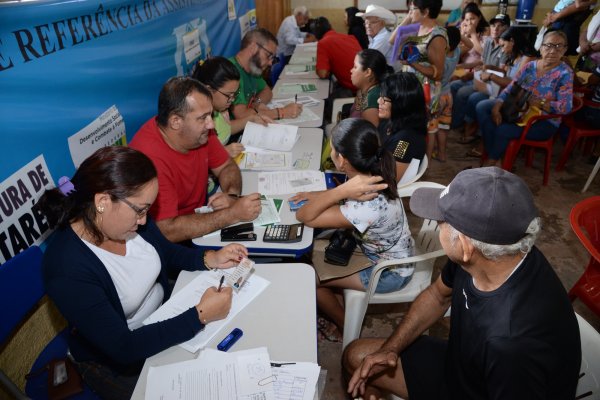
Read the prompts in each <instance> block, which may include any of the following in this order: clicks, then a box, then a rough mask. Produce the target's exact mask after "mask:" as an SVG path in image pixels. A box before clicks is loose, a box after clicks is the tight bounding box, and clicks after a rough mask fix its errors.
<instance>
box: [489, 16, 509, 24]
mask: <svg viewBox="0 0 600 400" xmlns="http://www.w3.org/2000/svg"><path fill="white" fill-rule="evenodd" d="M494 22H502V23H503V24H504V25H506V26H510V18H509V17H508V15H506V14H496V16H495V17H494V18H492V19H490V25H491V24H493V23H494Z"/></svg>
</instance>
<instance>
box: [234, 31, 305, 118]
mask: <svg viewBox="0 0 600 400" xmlns="http://www.w3.org/2000/svg"><path fill="white" fill-rule="evenodd" d="M276 51H277V38H275V36H273V34H272V33H271V32H269V31H268V30H266V29H263V28H259V29H255V30H252V31H250V32H248V33H246V35H244V38H243V39H242V45H241V49H240V51H239V52H238V53H237V54H236V55H235V56H234V57H231V58H230V59H229V60H230V61H231V62H232V63H233V64H234V65H235V66H236V68H237V69H238V70H239V71H240V90H239V93H238V95H237V96H236V98H235V100H234V101H233V105H232V108H231V110H232V114H233V118H236V119H238V118H244V117H246V116H248V114H250V113H251V114H256V113H259V114H261V115H265V116H267V117H269V118H271V119H282V118H297V117H298V116H299V115H300V113H301V112H302V105H301V104H295V103H291V104H288V105H286V106H285V107H280V108H275V109H272V110H271V109H269V108H268V107H267V106H266V105H267V103H269V102H270V101H271V98H272V97H273V92H272V91H271V88H270V87H269V86H268V85H267V82H265V80H264V79H263V77H262V74H263V72H264V71H265V70H266V69H267V68H268V67H270V66H271V65H272V64H273V63H275V62H276V59H277V57H276V56H275V52H276Z"/></svg>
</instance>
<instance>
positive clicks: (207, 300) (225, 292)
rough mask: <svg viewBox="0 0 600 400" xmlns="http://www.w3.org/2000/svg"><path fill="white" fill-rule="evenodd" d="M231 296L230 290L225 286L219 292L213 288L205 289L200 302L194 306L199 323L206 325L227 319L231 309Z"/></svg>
mask: <svg viewBox="0 0 600 400" xmlns="http://www.w3.org/2000/svg"><path fill="white" fill-rule="evenodd" d="M232 294H233V291H232V289H231V288H230V287H226V286H223V287H222V288H221V290H218V289H217V288H216V287H214V286H213V287H209V288H208V289H206V291H205V292H204V294H203V295H202V297H201V298H200V302H199V303H198V304H197V305H196V310H197V311H198V318H199V319H200V322H202V323H203V324H205V325H206V324H207V323H209V322H212V321H218V320H220V319H223V318H225V317H227V314H229V310H230V309H231V297H232Z"/></svg>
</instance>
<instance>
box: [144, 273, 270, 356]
mask: <svg viewBox="0 0 600 400" xmlns="http://www.w3.org/2000/svg"><path fill="white" fill-rule="evenodd" d="M233 271H234V268H230V269H219V270H216V271H202V272H201V273H200V275H198V276H197V277H196V278H195V279H194V280H193V281H191V282H190V283H188V284H187V285H186V286H184V287H183V289H181V290H180V291H178V292H177V293H175V294H174V295H173V296H172V297H171V298H170V299H169V300H167V302H166V303H165V304H163V305H162V306H160V307H159V308H158V310H156V311H154V312H153V313H152V314H151V315H150V316H149V317H148V318H146V319H145V320H144V325H149V324H152V323H155V322H158V321H164V320H166V319H169V318H173V317H175V316H177V315H179V314H181V313H183V312H184V311H187V310H188V309H189V308H191V307H194V306H196V304H198V302H199V301H200V298H201V297H202V294H204V292H205V291H206V289H208V288H209V287H211V286H214V287H219V280H220V279H221V276H222V275H225V278H226V279H227V277H228V275H229V274H230V273H232V272H233ZM269 283H270V282H269V281H267V280H266V279H264V278H262V277H260V276H258V275H256V274H252V275H250V277H249V278H248V280H247V281H246V283H245V284H244V285H243V286H242V288H241V289H240V290H239V292H237V293H236V292H234V293H233V299H232V302H231V310H230V311H229V315H228V316H227V318H225V319H222V320H220V321H213V322H210V323H208V324H207V325H206V327H205V328H204V329H203V330H202V331H200V332H198V334H197V335H196V336H194V337H193V338H192V339H190V340H188V341H187V342H184V343H181V344H180V346H181V347H183V348H184V349H185V350H187V351H189V352H192V353H195V352H196V351H198V350H199V349H201V348H203V347H206V345H207V344H208V342H209V341H210V340H211V339H212V338H213V337H214V336H215V335H216V334H218V333H219V332H220V331H221V329H222V328H223V326H224V325H225V324H226V323H227V322H228V321H230V320H231V319H232V318H233V317H234V316H235V315H237V313H239V312H240V311H241V310H243V309H244V307H246V306H247V305H248V304H250V302H251V301H252V300H254V299H255V298H256V296H258V295H259V294H260V293H261V292H262V291H263V290H265V288H266V287H267V286H269Z"/></svg>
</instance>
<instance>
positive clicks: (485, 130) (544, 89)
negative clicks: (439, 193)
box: [478, 31, 573, 165]
mask: <svg viewBox="0 0 600 400" xmlns="http://www.w3.org/2000/svg"><path fill="white" fill-rule="evenodd" d="M566 51H567V36H566V35H565V34H564V33H563V32H561V31H549V32H547V33H546V34H545V35H544V38H543V42H542V46H541V49H540V52H541V55H542V57H541V59H539V60H536V61H531V62H529V63H527V64H526V65H525V67H524V68H522V69H521V70H520V71H519V72H517V74H516V76H515V79H514V80H513V81H512V82H511V83H510V84H509V85H508V86H507V87H506V88H505V89H504V90H503V91H502V93H500V95H499V96H498V98H497V99H496V100H495V101H494V103H493V105H492V107H491V108H490V112H489V113H485V114H482V115H478V117H480V119H479V124H480V127H481V134H482V136H483V143H484V146H485V150H486V151H487V153H488V157H489V158H488V161H487V165H496V164H498V163H499V160H500V159H501V158H502V156H503V155H504V152H505V150H506V148H507V147H508V143H509V142H510V141H511V140H512V139H517V138H518V137H520V136H521V132H523V129H524V126H520V125H517V124H516V123H506V122H503V121H502V115H501V113H500V108H501V107H502V103H503V102H504V101H505V100H506V99H507V98H508V95H509V93H510V91H511V90H512V87H513V86H514V85H515V84H519V85H520V86H521V87H522V88H523V89H525V90H526V91H528V92H530V93H531V96H530V97H529V100H528V101H527V102H528V103H529V107H536V108H538V109H539V110H540V111H541V112H542V113H544V114H566V113H568V112H569V111H571V108H572V106H573V70H572V69H571V68H570V67H569V66H568V65H567V64H565V63H564V62H563V61H562V57H563V55H564V54H565V52H566ZM559 124H560V119H556V120H543V121H538V122H536V123H535V124H533V125H532V126H531V128H530V129H529V132H528V134H527V138H528V139H530V140H546V139H548V138H550V137H551V136H552V135H554V134H555V133H556V129H557V128H558V125H559Z"/></svg>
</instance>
